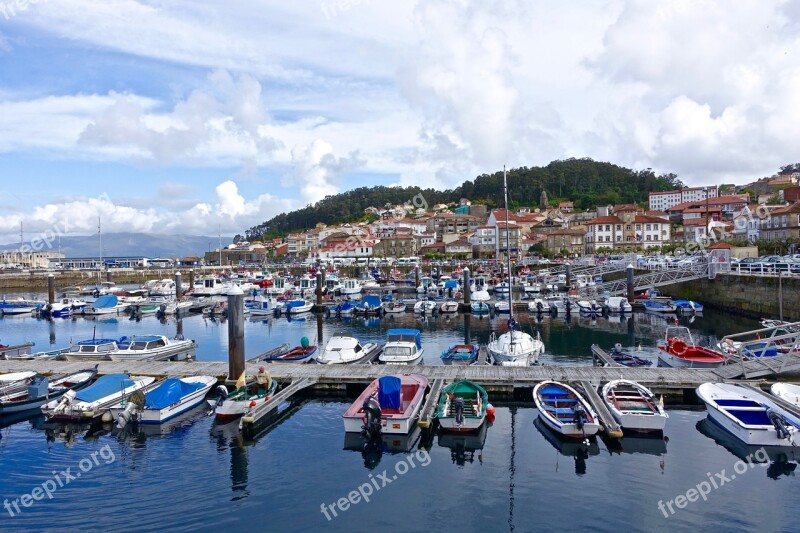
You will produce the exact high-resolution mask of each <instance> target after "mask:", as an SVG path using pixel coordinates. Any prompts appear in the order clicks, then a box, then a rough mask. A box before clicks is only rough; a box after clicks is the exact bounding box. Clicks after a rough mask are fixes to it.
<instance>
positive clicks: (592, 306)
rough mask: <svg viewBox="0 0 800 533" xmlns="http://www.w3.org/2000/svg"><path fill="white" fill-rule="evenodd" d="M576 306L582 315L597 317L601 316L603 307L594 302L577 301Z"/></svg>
mask: <svg viewBox="0 0 800 533" xmlns="http://www.w3.org/2000/svg"><path fill="white" fill-rule="evenodd" d="M577 305H578V310H579V311H580V313H581V314H583V315H587V316H594V317H598V316H600V315H602V314H603V306H602V305H600V304H598V303H597V301H595V300H578V301H577Z"/></svg>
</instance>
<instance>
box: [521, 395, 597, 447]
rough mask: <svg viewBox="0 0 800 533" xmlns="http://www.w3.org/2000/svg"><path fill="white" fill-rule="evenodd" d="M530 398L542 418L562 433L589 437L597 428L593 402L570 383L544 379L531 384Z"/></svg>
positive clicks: (548, 425) (545, 422)
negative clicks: (534, 385) (587, 399)
mask: <svg viewBox="0 0 800 533" xmlns="http://www.w3.org/2000/svg"><path fill="white" fill-rule="evenodd" d="M533 400H534V402H536V408H537V409H538V410H539V418H540V419H541V420H542V422H544V424H545V425H546V426H547V427H549V428H550V429H552V430H554V431H556V432H557V433H559V434H561V435H563V436H565V437H572V438H585V437H590V436H592V435H594V434H596V433H597V432H598V431H599V429H600V425H599V423H598V418H597V415H596V414H595V412H594V409H592V406H591V405H589V402H587V401H586V400H585V399H584V398H583V397H582V396H581V395H580V394H578V391H576V390H575V389H573V388H572V387H570V386H569V385H566V384H564V383H559V382H558V381H543V382H541V383H539V384H537V385H536V387H534V389H533Z"/></svg>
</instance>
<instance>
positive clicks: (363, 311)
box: [354, 294, 382, 315]
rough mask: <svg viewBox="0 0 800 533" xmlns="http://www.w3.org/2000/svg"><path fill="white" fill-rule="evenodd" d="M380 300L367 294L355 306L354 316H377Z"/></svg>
mask: <svg viewBox="0 0 800 533" xmlns="http://www.w3.org/2000/svg"><path fill="white" fill-rule="evenodd" d="M381 309H382V307H381V299H380V297H379V296H376V295H374V294H368V295H366V296H364V297H363V298H361V301H360V302H359V303H358V304H356V307H355V310H354V312H355V314H357V315H377V314H380V312H381Z"/></svg>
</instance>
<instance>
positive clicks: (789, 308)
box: [659, 274, 800, 321]
mask: <svg viewBox="0 0 800 533" xmlns="http://www.w3.org/2000/svg"><path fill="white" fill-rule="evenodd" d="M780 285H782V288H783V319H784V320H792V321H798V320H800V298H798V297H797V295H798V294H800V278H797V277H788V276H787V277H783V278H782V279H781V283H780ZM778 286H779V283H778V277H777V276H739V275H736V274H719V275H717V277H716V278H715V279H713V280H709V279H700V280H692V281H687V282H683V283H676V284H674V285H668V286H666V287H659V290H660V291H661V292H662V293H664V294H666V295H668V296H670V297H672V298H677V299H684V300H694V301H696V302H700V303H701V304H703V305H704V306H708V307H710V308H712V309H719V310H722V311H727V312H730V313H734V314H737V315H743V316H748V317H752V318H779V315H780V305H779V303H778V302H779V297H778Z"/></svg>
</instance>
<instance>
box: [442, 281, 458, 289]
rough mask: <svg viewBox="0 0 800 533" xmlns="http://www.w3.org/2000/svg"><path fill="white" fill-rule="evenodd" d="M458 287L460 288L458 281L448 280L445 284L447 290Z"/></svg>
mask: <svg viewBox="0 0 800 533" xmlns="http://www.w3.org/2000/svg"><path fill="white" fill-rule="evenodd" d="M456 287H458V281H456V280H454V279H448V280H447V281H445V282H444V288H445V289H455V288H456Z"/></svg>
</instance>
